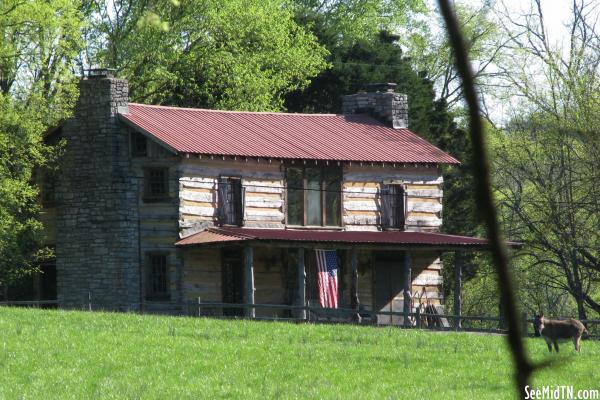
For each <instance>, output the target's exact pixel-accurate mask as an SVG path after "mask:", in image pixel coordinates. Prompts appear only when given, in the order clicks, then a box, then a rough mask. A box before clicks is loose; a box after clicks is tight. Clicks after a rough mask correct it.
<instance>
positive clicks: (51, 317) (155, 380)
mask: <svg viewBox="0 0 600 400" xmlns="http://www.w3.org/2000/svg"><path fill="white" fill-rule="evenodd" d="M0 332H1V335H2V344H1V346H0V365H1V366H2V372H3V373H2V374H0V398H2V399H5V398H6V399H16V398H24V399H29V398H45V399H58V398H60V399H66V398H74V399H75V398H77V399H81V398H99V399H112V398H120V399H121V398H131V399H134V398H143V399H168V398H171V399H174V398H178V399H180V398H183V399H186V398H189V399H199V398H240V399H251V398H257V399H258V398H261V399H262V398H332V399H338V398H360V399H364V398H373V399H381V398H415V399H418V398H440V399H449V398H455V399H460V398H465V399H466V398H480V399H488V398H489V399H492V398H494V399H498V398H510V397H511V394H512V387H511V386H510V376H511V371H510V369H509V356H508V352H507V350H506V348H505V345H504V339H503V338H502V337H500V336H487V335H476V334H467V333H438V332H427V331H415V330H410V331H406V330H401V329H397V328H375V327H357V326H341V325H337V326H331V325H295V324H289V323H278V322H256V321H225V320H211V319H193V318H183V317H181V318H178V317H158V316H140V315H135V314H111V313H88V312H66V311H42V310H27V309H11V308H0ZM527 345H528V347H529V348H530V351H531V352H532V353H533V354H534V355H535V359H538V360H541V359H545V358H548V357H550V356H549V355H548V353H547V349H546V345H545V343H544V342H543V340H541V339H538V340H534V339H529V340H528V342H527ZM561 351H562V352H561V355H560V356H558V357H560V358H561V359H562V360H565V363H564V364H563V365H561V366H559V367H558V368H557V369H554V370H545V371H543V372H541V373H539V374H538V375H537V376H536V379H535V382H534V383H535V385H573V386H574V387H575V389H576V390H577V389H583V388H595V389H597V388H598V375H597V374H598V368H597V360H598V359H599V358H600V343H599V342H592V341H584V342H583V344H582V353H581V354H580V355H576V354H575V352H574V350H573V347H572V344H571V343H568V344H567V343H565V344H564V345H563V346H562V348H561ZM553 357H557V356H555V355H554V356H553Z"/></svg>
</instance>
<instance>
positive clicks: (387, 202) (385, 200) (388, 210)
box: [379, 185, 393, 228]
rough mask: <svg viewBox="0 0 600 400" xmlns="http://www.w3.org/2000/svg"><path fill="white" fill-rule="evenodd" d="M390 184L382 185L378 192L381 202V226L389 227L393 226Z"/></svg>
mask: <svg viewBox="0 0 600 400" xmlns="http://www.w3.org/2000/svg"><path fill="white" fill-rule="evenodd" d="M392 197H393V196H392V190H391V187H390V185H382V187H381V191H380V192H379V198H380V202H381V227H382V228H391V227H392V226H393V215H392V210H393V199H392Z"/></svg>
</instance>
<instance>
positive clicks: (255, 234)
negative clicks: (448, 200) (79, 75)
mask: <svg viewBox="0 0 600 400" xmlns="http://www.w3.org/2000/svg"><path fill="white" fill-rule="evenodd" d="M80 90H81V94H80V98H79V100H78V103H77V107H76V110H75V115H74V117H73V118H72V119H70V120H68V121H66V122H65V123H64V124H63V125H62V126H61V127H60V128H58V129H56V130H55V131H54V132H53V133H52V136H53V137H54V138H59V137H60V138H64V139H66V148H65V154H64V157H63V160H62V166H61V170H60V173H59V174H57V175H56V176H55V177H54V178H53V179H49V180H47V182H51V184H49V183H47V184H46V188H45V190H43V192H44V195H43V197H44V200H45V201H44V205H45V209H44V223H45V226H46V229H47V237H48V242H49V244H50V245H52V246H54V247H55V249H56V262H55V265H49V266H45V269H46V271H47V274H44V275H45V276H42V278H41V280H42V283H41V284H40V288H42V289H40V290H41V292H42V294H41V295H40V296H42V297H44V296H45V297H48V296H52V293H55V295H56V298H57V300H58V304H59V306H60V307H65V308H81V307H84V306H86V305H87V304H88V302H89V303H91V304H93V307H94V308H96V309H112V310H139V309H140V308H143V309H145V310H157V311H160V310H163V311H164V312H168V311H173V312H183V311H182V310H183V309H182V308H181V307H182V306H181V305H182V304H185V303H193V302H196V301H198V299H199V298H200V299H201V301H202V302H203V303H205V302H216V303H219V302H223V303H247V304H283V305H306V304H308V305H310V306H313V305H314V306H318V301H317V289H316V282H315V280H316V265H315V264H316V262H315V251H314V250H315V249H335V250H337V255H338V264H339V269H338V280H339V283H338V291H339V303H340V307H344V308H352V309H355V310H357V312H358V313H359V312H360V310H375V311H377V310H381V311H400V312H403V311H404V312H406V311H407V310H411V311H412V310H414V309H415V308H416V307H418V306H422V305H423V304H425V302H427V304H440V303H442V302H443V298H442V285H443V279H442V274H441V269H442V264H441V262H440V255H441V254H442V252H445V251H466V250H469V249H476V250H477V249H485V248H486V247H487V241H486V240H483V239H478V238H471V237H463V236H454V235H448V234H441V233H439V230H440V226H441V224H442V195H443V193H442V183H443V178H442V171H441V168H442V166H443V165H445V164H456V163H458V161H457V160H456V159H455V158H453V157H452V156H450V155H448V154H446V153H444V152H443V151H441V150H440V149H438V148H436V147H435V146H433V145H432V144H430V143H428V142H427V141H425V140H424V139H422V138H421V137H419V136H417V135H416V134H414V133H412V132H410V131H409V130H408V129H407V121H408V103H407V98H406V96H405V95H402V94H398V93H395V92H394V90H393V84H386V85H378V86H372V87H370V88H369V90H368V91H365V92H360V93H358V94H354V95H349V96H345V98H344V114H343V115H325V114H289V113H272V112H237V111H218V110H204V109H188V108H176V107H165V106H150V105H142V104H133V103H129V99H128V85H127V81H125V80H121V79H116V78H114V77H113V76H112V75H111V73H110V71H107V70H96V71H91V73H90V75H89V76H88V77H86V78H84V79H82V81H81V84H80ZM459 271H460V270H459ZM48 281H53V282H48ZM458 282H460V279H459V280H458ZM53 285H55V287H54V288H53ZM44 288H50V289H44ZM44 290H46V292H45V293H46V294H43V292H44ZM38 292H39V291H38ZM49 293H50V294H49ZM459 303H460V302H459ZM202 312H205V313H214V314H222V313H224V314H232V315H236V314H239V313H247V315H248V316H251V317H261V316H264V317H273V316H276V317H280V318H284V317H286V316H291V315H292V314H293V316H294V317H296V318H308V317H310V315H307V314H306V311H297V310H296V311H293V312H292V311H289V310H274V309H261V308H256V309H248V310H241V309H235V308H233V309H232V308H225V309H218V308H214V309H210V308H205V309H203V311H202ZM376 322H377V323H379V324H400V323H403V319H402V317H397V316H390V315H380V316H378V317H377V320H376Z"/></svg>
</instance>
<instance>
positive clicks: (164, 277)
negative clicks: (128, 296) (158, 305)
mask: <svg viewBox="0 0 600 400" xmlns="http://www.w3.org/2000/svg"><path fill="white" fill-rule="evenodd" d="M169 299H170V294H169V275H168V268H167V254H165V253H149V254H148V256H147V273H146V300H169Z"/></svg>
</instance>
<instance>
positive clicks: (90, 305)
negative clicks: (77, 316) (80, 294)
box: [88, 291, 92, 311]
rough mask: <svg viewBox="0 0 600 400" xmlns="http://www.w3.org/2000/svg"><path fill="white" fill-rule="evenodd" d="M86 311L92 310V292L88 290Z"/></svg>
mask: <svg viewBox="0 0 600 400" xmlns="http://www.w3.org/2000/svg"><path fill="white" fill-rule="evenodd" d="M88 311H92V292H91V291H89V292H88Z"/></svg>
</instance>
